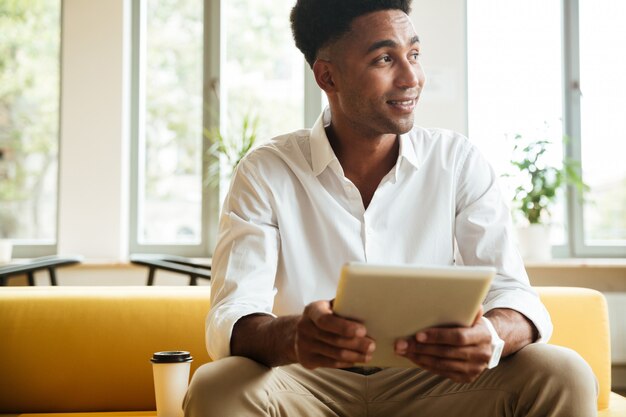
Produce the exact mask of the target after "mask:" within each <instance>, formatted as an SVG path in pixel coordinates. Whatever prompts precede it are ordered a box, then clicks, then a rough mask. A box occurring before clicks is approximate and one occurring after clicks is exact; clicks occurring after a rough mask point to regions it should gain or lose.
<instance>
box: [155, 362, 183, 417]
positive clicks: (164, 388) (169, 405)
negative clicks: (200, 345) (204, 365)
mask: <svg viewBox="0 0 626 417" xmlns="http://www.w3.org/2000/svg"><path fill="white" fill-rule="evenodd" d="M192 360H193V358H192V357H191V355H190V354H189V352H185V351H166V352H156V353H154V355H152V359H151V362H152V374H153V377H154V394H155V397H156V408H157V417H183V399H184V398H185V393H186V392H187V386H188V385H189V371H190V368H191V361H192Z"/></svg>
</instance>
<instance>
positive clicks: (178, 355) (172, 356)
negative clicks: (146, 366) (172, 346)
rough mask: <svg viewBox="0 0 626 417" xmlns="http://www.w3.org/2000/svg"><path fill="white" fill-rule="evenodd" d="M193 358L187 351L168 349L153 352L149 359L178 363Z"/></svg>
mask: <svg viewBox="0 0 626 417" xmlns="http://www.w3.org/2000/svg"><path fill="white" fill-rule="evenodd" d="M192 360H193V358H192V357H191V354H190V353H189V352H185V351H184V350H170V351H165V352H155V353H154V354H153V355H152V359H150V361H151V362H152V363H180V362H191V361H192Z"/></svg>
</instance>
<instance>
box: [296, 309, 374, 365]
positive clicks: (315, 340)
mask: <svg viewBox="0 0 626 417" xmlns="http://www.w3.org/2000/svg"><path fill="white" fill-rule="evenodd" d="M366 334H367V331H366V329H365V326H364V325H363V324H361V323H358V322H355V321H352V320H348V319H345V318H341V317H339V316H337V315H335V314H334V313H333V312H332V309H331V307H330V303H329V302H327V301H318V302H314V303H311V304H309V305H308V306H307V307H306V308H305V310H304V313H303V314H302V316H301V318H300V320H299V322H298V324H297V329H296V346H295V350H296V357H297V360H298V362H300V363H301V364H302V365H303V366H305V367H307V368H310V369H313V368H316V367H320V366H324V367H332V368H344V367H350V366H354V364H355V363H357V362H368V361H369V360H371V356H372V352H373V351H374V349H375V344H374V341H373V340H372V339H370V338H368V337H366Z"/></svg>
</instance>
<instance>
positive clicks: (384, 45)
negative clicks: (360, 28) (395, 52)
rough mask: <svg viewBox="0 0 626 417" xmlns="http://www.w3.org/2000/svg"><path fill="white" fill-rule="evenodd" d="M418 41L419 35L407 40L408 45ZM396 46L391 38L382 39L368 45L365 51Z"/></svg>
mask: <svg viewBox="0 0 626 417" xmlns="http://www.w3.org/2000/svg"><path fill="white" fill-rule="evenodd" d="M419 41H420V38H419V36H417V35H415V36H413V37H412V38H411V39H410V40H409V45H414V44H416V43H419ZM397 46H398V43H397V42H396V41H392V40H391V39H383V40H382V41H377V42H374V43H373V44H371V45H370V47H369V48H367V53H368V54H369V53H370V52H373V51H375V50H377V49H380V48H395V47H397Z"/></svg>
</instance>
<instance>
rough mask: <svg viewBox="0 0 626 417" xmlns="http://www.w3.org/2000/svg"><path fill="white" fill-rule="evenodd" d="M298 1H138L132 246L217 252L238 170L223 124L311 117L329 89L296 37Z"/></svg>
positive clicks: (265, 133) (237, 130)
mask: <svg viewBox="0 0 626 417" xmlns="http://www.w3.org/2000/svg"><path fill="white" fill-rule="evenodd" d="M292 6H293V1H291V0H271V1H253V0H232V1H230V0H229V1H219V0H205V1H202V0H135V2H134V13H133V14H134V18H133V21H134V29H135V35H134V36H135V40H134V49H135V52H134V70H135V76H134V86H135V104H134V108H135V109H136V114H135V116H134V118H133V119H134V120H135V121H136V123H135V128H134V134H133V136H134V137H135V141H134V152H133V154H134V155H133V161H136V163H134V165H133V170H134V175H133V177H134V179H133V187H134V189H133V190H131V198H132V199H133V200H134V202H133V204H132V205H133V208H132V213H131V242H130V250H131V252H166V253H175V254H181V255H187V256H206V255H209V254H210V253H211V251H212V249H213V242H214V237H215V226H216V223H217V212H218V210H219V202H220V197H219V196H220V194H221V195H222V196H223V194H224V190H225V189H226V188H227V186H228V178H229V174H230V172H226V171H228V170H229V167H228V165H227V164H225V163H224V162H225V161H224V156H223V155H220V153H219V152H216V150H215V149H216V148H215V147H212V141H213V140H214V137H213V135H212V132H213V131H214V130H215V129H216V128H218V129H219V132H220V133H221V135H222V136H223V137H224V138H226V140H228V141H231V142H232V141H238V140H240V137H241V135H242V129H243V125H244V121H246V120H247V121H248V123H249V125H252V124H253V123H254V121H255V120H256V121H257V124H256V128H257V138H258V139H257V140H258V142H261V141H263V140H266V139H268V138H270V137H272V136H276V135H278V134H281V133H285V132H288V131H292V130H295V129H298V128H301V127H304V126H305V125H309V126H310V125H311V124H312V123H311V120H312V118H313V117H315V116H316V115H317V114H318V113H319V109H320V101H321V93H320V91H319V89H317V88H316V86H315V87H311V85H310V84H311V82H313V83H314V81H312V80H313V78H312V76H310V75H309V74H307V72H306V71H305V64H304V58H303V57H302V54H301V53H300V52H299V51H298V50H297V49H296V47H295V45H294V43H293V40H292V38H291V30H290V26H289V12H290V10H291V7H292ZM307 83H309V84H308V87H307ZM312 109H313V110H312ZM306 110H308V116H307V117H305V115H306V114H307V113H306ZM312 114H314V116H311V115H312ZM216 166H217V167H219V168H221V175H220V173H219V172H218V171H219V170H216V169H215V168H216ZM216 175H217V176H218V177H217V178H215V176H216ZM220 176H221V182H220V178H219V177H220Z"/></svg>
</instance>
